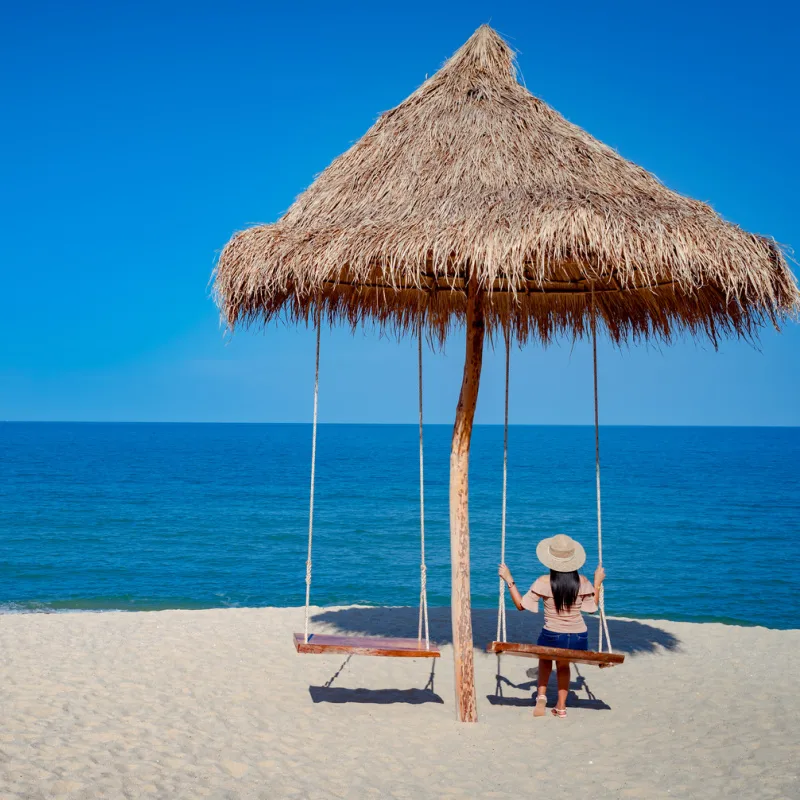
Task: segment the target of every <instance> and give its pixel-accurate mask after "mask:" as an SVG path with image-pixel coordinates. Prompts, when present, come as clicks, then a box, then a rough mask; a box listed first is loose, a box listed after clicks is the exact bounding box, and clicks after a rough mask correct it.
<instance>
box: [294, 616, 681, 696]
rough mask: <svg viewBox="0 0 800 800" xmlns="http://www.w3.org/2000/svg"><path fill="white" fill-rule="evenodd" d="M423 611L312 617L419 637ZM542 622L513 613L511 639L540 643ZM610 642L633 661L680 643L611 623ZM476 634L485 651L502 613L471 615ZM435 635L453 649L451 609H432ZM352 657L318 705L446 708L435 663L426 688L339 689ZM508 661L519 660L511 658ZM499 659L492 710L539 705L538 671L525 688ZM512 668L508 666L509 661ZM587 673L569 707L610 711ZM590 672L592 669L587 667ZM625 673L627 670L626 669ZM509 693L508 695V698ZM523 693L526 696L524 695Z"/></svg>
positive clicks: (365, 632)
mask: <svg viewBox="0 0 800 800" xmlns="http://www.w3.org/2000/svg"><path fill="white" fill-rule="evenodd" d="M417 615H418V610H417V609H416V608H371V607H364V606H361V607H354V608H341V609H331V610H327V611H321V612H319V613H317V614H315V615H314V616H313V618H312V620H313V622H316V623H325V624H326V625H333V626H335V627H336V628H337V631H338V632H341V633H343V634H349V635H355V636H399V637H406V638H407V637H414V636H415V635H416V633H417V620H418V616H417ZM541 624H542V618H541V616H540V615H533V614H527V613H516V612H514V611H513V609H511V610H509V613H508V624H507V628H508V640H509V641H518V642H535V641H536V638H537V636H538V635H539V630H540V628H541ZM586 624H587V625H588V626H589V641H590V642H592V641H594V642H596V641H597V633H598V632H597V625H598V621H597V619H595V618H593V617H588V616H587V617H586ZM608 627H609V632H610V633H611V641H612V642H613V644H614V649H615V651H617V652H621V653H625V654H626V655H628V656H636V655H638V654H642V653H657V652H659V651H660V650H662V649H663V650H676V649H677V648H678V647H679V645H680V640H679V639H678V638H677V637H676V636H675V635H673V634H672V633H669V632H668V631H665V630H663V629H662V628H659V627H656V626H655V625H651V624H649V623H647V622H638V621H637V620H626V619H612V620H609V622H608ZM472 630H473V638H474V641H475V648H476V649H478V650H483V649H484V648H485V646H486V645H487V644H489V642H491V641H493V640H494V639H495V636H496V634H497V612H496V611H495V610H489V609H474V610H473V612H472ZM430 635H431V641H434V642H436V643H437V644H439V645H446V644H452V641H453V638H452V632H451V628H450V609H449V608H432V609H430ZM349 658H350V657H348V658H347V659H346V660H345V662H344V664H342V666H341V667H340V668H339V669H338V670H337V672H336V673H335V674H334V675H333V676H332V677H331V679H330V680H329V681H328V682H327V683H326V684H325V686H310V687H309V692H310V694H311V698H312V700H313V701H314V702H315V703H323V702H325V703H375V704H379V705H385V704H389V703H409V704H413V705H418V704H421V703H442V702H444V701H443V700H442V698H441V697H440V696H439V695H437V694H436V693H435V691H434V688H433V679H434V671H435V661H432V669H431V674H430V678H429V680H428V684H427V685H426V686H425V688H424V689H379V690H374V689H345V688H341V687H334V686H333V685H332V684H333V682H334V680H336V678H337V677H338V676H339V674H340V673H341V672H342V670H343V669H344V668H345V667H346V666H347V663H348V661H349ZM506 658H507V659H513V660H515V661H518V660H519V659H514V658H513V657H511V656H507V657H506ZM502 663H504V662H502V661H501V658H500V656H497V673H496V675H495V678H496V685H495V691H494V694H491V695H488V700H489V702H490V703H492V705H504V706H525V707H532V706H533V705H534V699H533V694H534V693H535V691H536V684H537V680H536V679H537V669H536V667H535V666H532V667H531V668H529V669H528V670H527V671H526V673H525V674H526V675H527V677H528V678H529V679H530V680H528V681H525V682H523V683H513V682H512V681H510V680H509V679H508V678H506V677H505V676H504V675H503V674H502V672H501V665H502ZM505 663H507V662H505ZM585 669H587V668H585V667H583V666H581V665H578V664H575V665H573V680H572V682H571V683H570V692H569V696H568V698H567V705H568V706H571V707H574V708H588V709H595V710H608V709H609V708H610V706H609V705H608V704H606V703H605V702H603V700H600V699H599V698H597V697H596V696H595V695H594V693H593V692H592V690H591V688H590V686H589V683H588V682H587V679H586V677H585V676H584V675H583V672H582V670H585ZM588 669H591V668H588ZM623 669H624V667H623ZM554 684H555V680H554V678H553V679H551V681H550V686H549V687H548V691H547V696H548V705H553V704H554V703H555V700H556V695H557V690H556V687H555V685H554ZM506 692H509V694H508V695H507V694H506ZM520 692H522V693H525V695H526V696H520V694H519V693H520Z"/></svg>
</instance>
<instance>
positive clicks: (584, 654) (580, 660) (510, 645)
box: [486, 642, 625, 667]
mask: <svg viewBox="0 0 800 800" xmlns="http://www.w3.org/2000/svg"><path fill="white" fill-rule="evenodd" d="M486 652H487V653H505V654H506V655H509V656H525V657H526V658H544V659H547V658H550V659H553V660H556V661H569V662H570V663H572V664H590V665H593V666H596V667H613V666H615V665H616V664H621V663H622V662H623V661H624V660H625V655H624V654H623V653H597V652H595V651H594V650H567V649H566V648H563V647H540V646H539V645H538V644H522V643H519V642H492V643H491V644H490V645H489V646H488V647H487V648H486Z"/></svg>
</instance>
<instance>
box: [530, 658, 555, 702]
mask: <svg viewBox="0 0 800 800" xmlns="http://www.w3.org/2000/svg"><path fill="white" fill-rule="evenodd" d="M552 671H553V662H552V661H551V660H550V659H549V658H548V659H547V660H545V659H543V658H540V659H539V681H538V684H539V685H538V689H537V691H536V705H535V706H534V707H533V716H534V717H543V716H544V715H545V714H546V713H547V700H542V701H541V702H539V698H540V697H545V695H546V694H547V682H548V681H549V680H550V673H551V672H552Z"/></svg>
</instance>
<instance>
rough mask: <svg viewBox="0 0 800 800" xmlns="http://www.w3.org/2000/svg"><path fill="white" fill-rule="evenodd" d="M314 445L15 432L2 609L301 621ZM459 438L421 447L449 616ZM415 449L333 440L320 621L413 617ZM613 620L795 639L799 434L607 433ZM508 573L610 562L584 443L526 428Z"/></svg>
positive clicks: (207, 428)
mask: <svg viewBox="0 0 800 800" xmlns="http://www.w3.org/2000/svg"><path fill="white" fill-rule="evenodd" d="M502 435H503V432H502V428H500V427H478V428H476V430H475V435H474V443H473V455H472V464H471V497H470V503H471V506H470V507H471V519H472V591H473V604H474V605H475V606H476V607H491V606H492V605H494V604H495V603H496V602H497V595H496V592H497V579H496V566H497V562H498V555H499V546H500V539H499V536H500V491H501V469H502ZM310 437H311V429H310V426H306V425H190V424H187V425H172V424H152V425H151V424H71V423H70V424H67V423H65V424H48V423H30V424H29V423H7V424H2V425H0V457H1V458H0V548H1V549H0V608H2V609H4V610H32V609H33V610H36V609H41V610H59V609H87V610H88V609H96V610H100V609H131V610H133V609H159V608H206V607H215V606H265V605H276V606H295V605H301V604H302V602H303V598H304V574H305V548H306V534H307V524H308V522H307V513H308V480H309V457H310V444H311V442H310ZM449 439H450V429H449V427H445V426H430V427H427V428H426V478H427V480H426V492H427V494H426V505H427V546H428V591H429V599H430V602H431V603H432V604H434V605H447V604H448V599H449V591H450V586H449V541H448V509H447V468H448V453H449ZM417 447H418V441H417V428H416V427H414V426H357V425H323V426H321V427H320V432H319V452H318V484H317V517H316V526H315V536H314V584H313V588H312V602H314V603H315V604H319V605H324V604H344V603H365V604H392V605H414V604H416V602H417V598H418V591H419V588H418V587H419V584H418V581H419V549H418V548H419V527H418V526H419V506H418V480H419V477H418V471H417V470H418V453H417ZM602 447H603V501H604V547H605V552H604V555H605V566H606V569H607V572H608V583H607V606H608V610H609V612H610V613H611V614H619V615H628V616H635V617H653V618H669V619H682V620H698V621H706V620H719V621H725V622H734V623H740V624H759V625H767V626H769V627H776V628H789V627H800V624H799V623H798V619H797V614H798V610H799V606H800V603H798V599H797V598H798V589H797V582H798V578H797V571H798V563H799V562H800V429H797V428H783V429H781V428H633V427H631V428H624V427H613V428H605V429H603V430H602ZM509 471H510V473H509V529H508V545H507V547H508V553H507V560H508V562H509V564H510V565H511V566H512V568H513V570H514V574H515V577H516V578H517V580H518V581H519V582H520V583H524V582H526V581H532V580H533V579H534V578H535V577H536V575H538V574H539V573H540V572H541V569H540V567H539V566H538V565H537V562H536V558H535V553H534V550H535V544H536V542H537V541H538V540H539V539H540V538H542V537H543V536H547V535H552V534H554V533H557V532H566V533H569V534H570V535H572V536H574V537H576V538H578V539H580V540H581V541H582V542H583V543H584V545H585V546H586V549H587V551H588V554H589V565H590V570H593V568H594V564H595V558H596V530H595V517H594V513H595V505H594V503H595V499H594V441H593V429H592V428H590V427H512V429H511V431H510V457H509Z"/></svg>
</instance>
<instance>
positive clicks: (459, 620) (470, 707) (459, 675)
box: [450, 277, 485, 722]
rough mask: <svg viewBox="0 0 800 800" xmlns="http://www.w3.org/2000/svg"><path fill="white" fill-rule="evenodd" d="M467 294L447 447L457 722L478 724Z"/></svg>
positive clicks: (473, 378) (473, 303)
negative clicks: (462, 353) (471, 560)
mask: <svg viewBox="0 0 800 800" xmlns="http://www.w3.org/2000/svg"><path fill="white" fill-rule="evenodd" d="M466 290H467V352H466V357H465V359H464V377H463V379H462V382H461V394H460V395H459V398H458V407H457V408H456V421H455V425H454V426H453V441H452V445H451V448H450V565H451V570H452V594H451V601H450V607H451V614H452V620H453V660H454V662H455V684H456V707H457V708H458V718H459V720H460V721H461V722H477V721H478V707H477V703H476V701H475V667H474V663H473V649H472V613H471V607H470V588H469V445H470V440H471V439H472V422H473V420H474V418H475V406H476V404H477V402H478V387H479V385H480V379H481V362H482V359H483V336H484V327H485V325H484V316H483V295H482V292H481V290H480V289H479V287H478V282H477V280H476V279H475V278H474V277H472V278H470V279H469V281H468V282H467V286H466Z"/></svg>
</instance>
